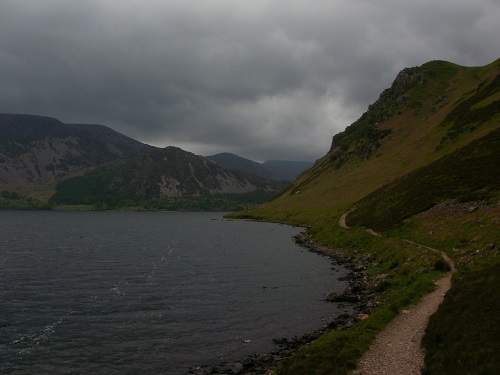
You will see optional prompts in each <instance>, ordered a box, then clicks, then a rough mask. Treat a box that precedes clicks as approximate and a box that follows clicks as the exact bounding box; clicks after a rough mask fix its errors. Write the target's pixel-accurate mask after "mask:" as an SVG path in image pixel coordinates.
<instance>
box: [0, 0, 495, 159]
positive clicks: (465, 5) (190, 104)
mask: <svg viewBox="0 0 500 375" xmlns="http://www.w3.org/2000/svg"><path fill="white" fill-rule="evenodd" d="M499 55H500V1H499V0H418V1H417V0H178V1H177V0H171V1H170V0H156V1H154V0H140V1H139V0H136V1H132V0H0V112H7V113H30V114H39V115H46V116H51V117H55V118H57V119H59V120H61V121H63V122H77V123H99V124H104V125H107V126H109V127H111V128H113V129H115V130H117V131H119V132H121V133H123V134H126V135H128V136H130V137H132V138H135V139H138V140H140V141H142V142H145V143H149V144H153V145H155V146H161V147H164V146H169V145H173V146H178V147H181V148H183V149H185V150H188V151H191V152H194V153H196V154H201V155H210V154H215V153H219V152H233V153H236V154H238V155H241V156H244V157H247V158H250V159H253V160H257V161H264V160H266V159H288V160H314V159H317V158H318V157H321V156H323V155H324V154H325V153H326V152H327V151H328V149H329V146H330V142H331V137H332V136H333V135H334V134H336V133H338V132H339V131H342V130H343V129H344V128H345V127H346V126H348V125H349V124H351V123H352V122H353V121H355V120H356V119H357V118H358V117H359V116H360V115H361V114H362V113H363V112H364V111H365V110H366V108H367V106H368V105H369V104H371V103H372V102H374V101H375V100H376V99H377V98H378V96H379V94H380V92H381V91H382V90H383V89H385V88H387V87H389V86H390V84H391V83H392V81H393V80H394V78H395V77H396V75H397V73H398V72H399V71H400V70H401V69H403V68H405V67H409V66H417V65H421V64H423V63H425V62H427V61H430V60H447V61H452V62H455V63H458V64H460V65H467V66H477V65H485V64H488V63H490V62H492V61H494V60H495V59H497V58H499V57H500V56H499ZM0 136H1V135H0Z"/></svg>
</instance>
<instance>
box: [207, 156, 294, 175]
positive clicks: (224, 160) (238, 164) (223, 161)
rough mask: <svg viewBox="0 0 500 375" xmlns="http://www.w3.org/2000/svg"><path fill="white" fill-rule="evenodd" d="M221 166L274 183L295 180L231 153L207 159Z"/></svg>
mask: <svg viewBox="0 0 500 375" xmlns="http://www.w3.org/2000/svg"><path fill="white" fill-rule="evenodd" d="M206 158H207V159H210V160H212V161H214V162H216V163H218V164H219V165H221V166H223V167H225V168H230V169H236V170H240V171H244V172H247V173H250V174H253V175H256V176H260V177H262V178H266V179H268V180H273V181H292V180H293V179H291V178H288V177H287V176H286V175H284V174H282V173H279V172H278V171H276V170H274V169H272V168H269V167H268V166H266V165H263V164H260V163H257V162H256V161H253V160H249V159H245V158H242V157H241V156H238V155H235V154H231V153H229V152H223V153H220V154H216V155H210V156H207V157H206Z"/></svg>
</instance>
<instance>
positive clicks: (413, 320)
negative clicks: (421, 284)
mask: <svg viewBox="0 0 500 375" xmlns="http://www.w3.org/2000/svg"><path fill="white" fill-rule="evenodd" d="M351 211H352V210H351ZM349 212H350V211H349ZM349 212H346V213H345V214H344V215H342V217H341V218H340V220H339V225H340V226H341V227H344V228H348V227H347V225H346V224H345V219H346V216H347V214H349ZM372 234H374V235H379V234H378V233H375V232H374V233H372ZM406 241H407V242H409V243H412V244H414V245H417V246H421V247H423V248H426V249H429V250H432V251H434V252H437V253H440V254H441V257H442V258H443V259H444V260H445V261H446V262H447V263H448V264H449V265H450V269H451V271H450V272H448V273H447V274H446V276H445V277H443V278H442V279H439V280H438V281H436V285H437V288H436V290H434V291H433V292H431V293H429V294H427V295H426V296H424V297H423V298H422V299H421V300H420V302H419V303H418V304H417V305H415V306H411V307H409V308H408V309H406V310H403V311H402V312H401V313H400V314H399V315H398V316H397V317H396V318H394V319H393V320H392V321H391V322H390V323H389V324H388V325H387V326H386V327H385V328H384V329H383V330H382V331H381V332H380V333H379V334H378V335H377V337H376V338H375V340H374V341H373V342H372V344H371V346H370V349H369V350H368V351H367V352H366V353H365V354H364V355H363V356H362V357H361V359H360V361H359V364H358V368H357V369H356V370H355V371H353V372H351V375H413V374H415V375H416V374H421V372H422V369H423V367H424V357H425V353H424V349H423V348H422V346H421V343H422V338H423V336H424V333H425V328H426V327H427V324H428V323H429V318H430V317H431V315H432V314H434V313H435V312H436V311H437V309H438V307H439V305H440V304H441V302H443V300H444V296H445V294H446V292H448V290H449V289H450V288H451V277H452V275H453V273H455V272H456V268H455V264H454V263H453V261H452V260H451V259H450V258H449V257H448V255H447V254H446V253H445V252H439V251H438V250H436V249H433V248H430V247H427V246H424V245H421V244H417V243H415V242H412V241H408V240H406Z"/></svg>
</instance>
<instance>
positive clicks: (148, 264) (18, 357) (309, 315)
mask: <svg viewBox="0 0 500 375" xmlns="http://www.w3.org/2000/svg"><path fill="white" fill-rule="evenodd" d="M220 217H221V214H219V213H176V212H51V211H47V212H43V211H34V212H21V211H1V212H0V373H2V374H11V373H12V374H63V373H71V374H184V373H186V372H187V371H188V370H189V368H190V367H192V366H200V365H204V364H215V363H218V362H219V361H220V360H221V359H225V360H228V361H231V360H236V359H238V358H242V357H244V356H245V355H248V354H251V353H253V352H257V353H263V352H268V351H271V350H273V349H274V344H273V343H272V338H273V337H289V336H293V335H296V334H299V333H304V332H307V331H311V330H314V329H317V328H319V327H321V326H322V325H323V324H324V321H325V320H330V318H331V316H332V315H334V314H336V313H338V310H336V305H335V304H331V303H326V302H324V301H323V299H324V298H325V297H326V295H327V294H328V293H329V292H331V291H333V290H337V291H342V290H343V289H344V288H345V286H346V284H345V282H339V281H337V279H338V278H339V277H342V276H345V274H346V271H345V270H343V269H341V268H339V267H337V270H332V269H331V264H330V261H329V260H328V259H326V258H324V257H321V256H318V255H315V254H312V253H309V252H308V251H306V250H304V249H302V248H301V247H299V246H297V245H296V244H294V243H293V241H292V235H294V234H296V233H298V232H299V231H300V229H298V228H293V227H288V226H282V225H276V224H267V223H254V222H239V221H221V220H211V219H213V218H220Z"/></svg>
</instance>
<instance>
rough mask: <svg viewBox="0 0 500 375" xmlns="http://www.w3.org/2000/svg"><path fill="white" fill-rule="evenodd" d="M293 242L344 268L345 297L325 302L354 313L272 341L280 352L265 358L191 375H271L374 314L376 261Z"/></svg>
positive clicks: (302, 241) (302, 237)
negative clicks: (370, 271)
mask: <svg viewBox="0 0 500 375" xmlns="http://www.w3.org/2000/svg"><path fill="white" fill-rule="evenodd" d="M294 240H295V242H296V243H297V244H299V245H300V246H303V247H305V248H307V249H308V250H309V251H311V252H313V253H316V254H321V255H323V256H326V257H328V258H330V259H331V261H332V265H334V266H335V265H342V266H343V267H346V268H347V269H349V270H350V271H349V273H348V274H347V276H346V277H345V278H344V279H345V280H347V281H348V287H347V288H346V289H345V290H344V292H343V293H338V292H333V293H330V294H329V295H328V296H327V298H326V299H325V300H326V301H329V302H340V303H346V304H349V307H351V309H352V313H350V314H347V313H342V314H339V315H338V316H336V317H335V318H334V319H333V320H332V321H331V322H329V323H327V324H325V325H324V326H323V327H321V328H320V329H318V330H316V331H313V332H308V333H305V334H301V335H296V336H293V337H291V338H273V342H274V343H275V344H276V346H277V349H276V350H274V351H272V352H270V353H265V354H252V355H249V356H247V357H246V358H244V359H241V360H239V361H234V362H220V363H219V364H216V365H213V364H212V365H204V366H200V367H196V368H191V370H189V372H188V373H189V374H199V375H208V374H233V375H260V374H266V373H269V372H270V371H271V370H273V369H274V368H276V366H277V365H278V364H279V363H280V362H281V361H283V360H284V359H285V358H287V357H290V356H291V355H293V354H294V353H295V352H297V351H298V350H300V349H301V348H303V347H305V346H307V345H309V344H311V343H312V342H313V341H314V340H316V339H317V338H319V337H320V336H321V335H323V334H325V333H327V332H331V331H340V330H345V329H348V328H349V327H351V326H352V325H353V324H354V323H355V322H357V321H358V320H362V319H366V318H367V317H368V316H369V314H370V312H371V310H372V309H373V308H374V307H375V306H377V304H378V303H377V301H376V299H375V294H374V293H373V292H372V291H373V289H374V286H375V284H376V283H377V282H379V281H381V280H376V281H372V282H369V281H368V276H367V273H366V267H367V265H368V264H369V263H370V262H372V261H373V256H371V255H369V254H368V255H363V254H360V253H358V252H354V253H352V254H347V253H345V252H343V251H342V250H331V249H328V248H326V247H323V246H320V245H318V244H316V243H315V242H313V241H311V240H310V239H309V238H308V237H307V235H306V234H305V233H299V234H297V235H296V236H294Z"/></svg>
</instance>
